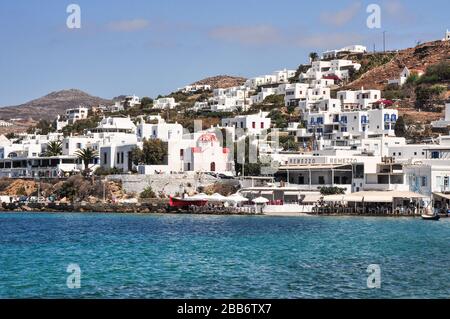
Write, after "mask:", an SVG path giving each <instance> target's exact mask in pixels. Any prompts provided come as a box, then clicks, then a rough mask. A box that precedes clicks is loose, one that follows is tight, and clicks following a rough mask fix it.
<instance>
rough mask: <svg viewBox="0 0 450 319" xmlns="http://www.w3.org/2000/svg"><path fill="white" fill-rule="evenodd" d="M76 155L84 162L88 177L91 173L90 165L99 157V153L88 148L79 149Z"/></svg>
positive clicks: (85, 172)
mask: <svg viewBox="0 0 450 319" xmlns="http://www.w3.org/2000/svg"><path fill="white" fill-rule="evenodd" d="M75 155H76V156H77V157H78V159H80V160H82V161H83V163H84V174H85V175H88V173H89V163H90V162H92V160H94V159H95V158H96V157H98V152H97V151H96V150H94V149H93V148H92V147H90V146H88V147H86V148H83V149H79V150H78V151H76V152H75Z"/></svg>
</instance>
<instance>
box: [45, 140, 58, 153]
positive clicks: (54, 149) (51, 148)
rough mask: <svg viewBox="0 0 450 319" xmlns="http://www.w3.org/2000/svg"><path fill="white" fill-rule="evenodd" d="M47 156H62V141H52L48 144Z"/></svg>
mask: <svg viewBox="0 0 450 319" xmlns="http://www.w3.org/2000/svg"><path fill="white" fill-rule="evenodd" d="M44 154H45V156H48V157H51V156H59V155H61V154H62V143H61V141H51V142H48V143H47V150H46V151H45V153H44Z"/></svg>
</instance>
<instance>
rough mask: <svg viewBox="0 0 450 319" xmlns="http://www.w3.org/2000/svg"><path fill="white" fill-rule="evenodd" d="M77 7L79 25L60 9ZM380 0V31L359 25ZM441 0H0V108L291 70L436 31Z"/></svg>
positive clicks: (161, 90)
mask: <svg viewBox="0 0 450 319" xmlns="http://www.w3.org/2000/svg"><path fill="white" fill-rule="evenodd" d="M70 3H76V4H79V5H80V7H81V23H82V25H81V29H77V30H69V29H68V28H67V27H66V19H67V17H68V15H69V14H68V13H66V7H67V6H68V5H69V4H70ZM370 3H378V4H379V5H380V6H381V9H382V11H381V14H382V15H381V18H382V20H381V22H382V29H369V28H367V26H366V19H367V16H368V13H366V7H367V5H368V4H370ZM449 11H450V4H449V1H448V0H428V1H419V0H415V1H411V0H408V1H406V0H380V1H358V0H346V1H299V0H281V1H261V0H259V1H256V0H236V1H235V0H227V1H212V0H203V1H201V0H190V1H185V0H165V1H144V0H128V1H119V0H117V1H116V0H115V1H106V0H71V1H63V0H58V1H54V0H39V1H38V0H14V1H1V2H0V38H1V43H2V44H1V47H0V75H1V76H0V106H6V105H14V104H20V103H23V102H26V101H28V100H30V99H33V98H36V97H40V96H42V95H45V94H47V93H49V92H51V91H56V90H61V89H67V88H78V89H81V90H84V91H87V92H88V93H90V94H93V95H97V96H101V97H105V98H111V97H114V96H117V95H120V94H133V93H134V94H137V95H139V96H151V97H154V96H156V95H158V94H167V93H169V92H171V91H172V90H174V89H176V88H177V87H180V86H183V85H186V84H189V83H191V82H193V81H195V80H198V79H201V78H204V77H206V76H212V75H218V74H229V75H240V76H244V77H250V76H255V75H259V74H264V73H268V72H271V71H274V70H276V69H280V68H284V67H287V68H296V67H297V66H298V65H299V64H300V63H304V62H306V61H307V55H308V53H309V52H311V51H317V52H319V53H320V52H322V51H323V50H326V49H334V48H338V47H342V46H345V45H349V44H363V45H366V46H367V47H368V48H369V49H372V48H373V44H374V43H375V45H376V47H377V49H379V50H380V49H381V48H382V35H381V34H382V30H386V31H387V48H388V49H394V48H404V47H410V46H413V45H414V44H415V43H416V42H417V41H423V42H424V41H429V40H435V39H441V38H443V37H444V32H445V29H447V28H450V25H449V23H448V22H449V18H448V17H449V16H448V12H449Z"/></svg>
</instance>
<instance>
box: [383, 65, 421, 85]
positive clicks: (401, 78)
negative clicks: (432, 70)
mask: <svg viewBox="0 0 450 319" xmlns="http://www.w3.org/2000/svg"><path fill="white" fill-rule="evenodd" d="M424 73H425V72H424V71H423V70H419V69H411V70H410V69H408V68H407V67H406V66H405V67H404V68H403V70H402V72H400V75H399V77H398V78H397V79H391V80H388V84H396V85H399V86H402V85H404V84H405V83H406V80H408V78H409V77H410V76H411V75H412V74H417V75H418V76H419V77H420V76H422V75H423V74H424Z"/></svg>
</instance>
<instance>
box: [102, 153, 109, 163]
mask: <svg viewBox="0 0 450 319" xmlns="http://www.w3.org/2000/svg"><path fill="white" fill-rule="evenodd" d="M107 163H108V153H103V164H104V165H106V164H107Z"/></svg>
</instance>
